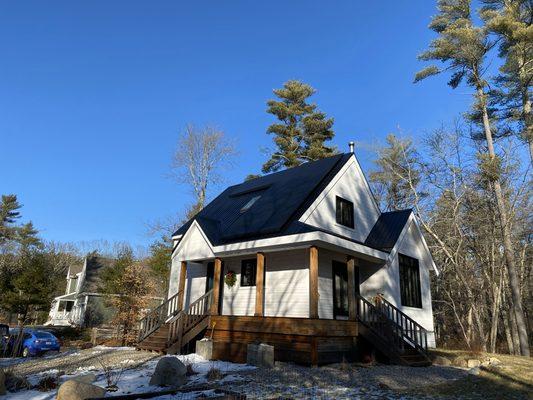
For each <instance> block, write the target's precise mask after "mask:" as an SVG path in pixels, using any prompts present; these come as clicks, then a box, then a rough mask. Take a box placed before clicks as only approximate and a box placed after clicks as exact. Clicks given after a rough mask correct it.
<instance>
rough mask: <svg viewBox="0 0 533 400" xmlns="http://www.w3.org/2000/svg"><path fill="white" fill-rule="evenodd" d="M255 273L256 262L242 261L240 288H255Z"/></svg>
mask: <svg viewBox="0 0 533 400" xmlns="http://www.w3.org/2000/svg"><path fill="white" fill-rule="evenodd" d="M256 272H257V260H256V259H255V258H253V259H251V260H242V263H241V286H255V275H256Z"/></svg>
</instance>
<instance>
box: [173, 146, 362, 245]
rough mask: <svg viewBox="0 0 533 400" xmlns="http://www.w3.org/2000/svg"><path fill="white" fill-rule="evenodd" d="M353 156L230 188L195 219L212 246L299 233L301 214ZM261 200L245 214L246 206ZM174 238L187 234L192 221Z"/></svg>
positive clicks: (176, 233)
mask: <svg viewBox="0 0 533 400" xmlns="http://www.w3.org/2000/svg"><path fill="white" fill-rule="evenodd" d="M351 156H352V154H351V153H347V154H339V155H336V156H333V157H328V158H324V159H322V160H318V161H314V162H309V163H305V164H303V165H301V166H299V167H295V168H290V169H287V170H284V171H280V172H276V173H273V174H270V175H265V176H262V177H260V178H257V179H253V180H250V181H247V182H243V183H241V184H239V185H235V186H230V187H229V188H227V189H226V190H224V191H223V192H222V193H221V194H220V195H219V196H218V197H216V198H215V199H214V200H213V201H212V202H211V203H209V204H208V205H207V206H206V207H205V208H204V209H203V210H202V211H200V212H199V213H198V214H197V215H196V216H195V217H194V218H193V220H194V219H196V220H197V221H198V223H199V224H200V226H201V227H202V229H203V231H204V232H205V234H206V235H207V237H208V238H209V240H210V241H211V243H212V244H214V245H219V244H223V243H231V242H233V241H238V240H240V239H243V238H246V239H247V240H249V239H257V238H261V237H268V236H277V235H281V234H287V233H289V232H290V233H294V231H298V227H297V226H291V225H293V224H294V223H295V222H297V220H298V218H299V217H300V215H301V214H302V213H303V212H304V211H305V209H306V208H307V207H308V206H309V205H310V204H311V203H312V201H313V200H314V199H315V198H316V196H318V194H319V193H320V192H321V191H322V190H323V189H324V188H325V187H326V185H327V184H328V183H329V182H330V181H331V179H332V178H333V177H334V176H335V175H336V173H337V172H338V171H339V170H340V169H341V168H342V166H343V165H344V164H345V163H346V162H347V161H348V159H349V158H350V157H351ZM256 196H260V197H259V199H258V200H257V201H256V202H255V203H254V204H253V205H252V206H251V207H250V209H248V210H247V211H245V212H241V209H242V208H243V206H244V205H245V204H246V203H248V202H249V201H250V200H251V199H253V198H254V197H256ZM193 220H191V221H189V222H187V223H186V224H185V225H183V226H182V227H181V228H180V229H178V230H177V231H176V232H175V233H174V235H181V234H184V233H185V232H186V231H187V229H188V228H189V226H190V225H191V223H192V221H193Z"/></svg>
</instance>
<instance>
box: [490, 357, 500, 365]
mask: <svg viewBox="0 0 533 400" xmlns="http://www.w3.org/2000/svg"><path fill="white" fill-rule="evenodd" d="M501 363H502V362H501V361H500V360H499V359H498V358H496V357H490V358H489V364H490V365H500V364H501Z"/></svg>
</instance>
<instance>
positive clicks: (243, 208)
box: [241, 196, 261, 213]
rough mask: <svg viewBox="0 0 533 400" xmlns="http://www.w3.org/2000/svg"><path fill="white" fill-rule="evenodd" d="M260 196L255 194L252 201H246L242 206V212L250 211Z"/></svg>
mask: <svg viewBox="0 0 533 400" xmlns="http://www.w3.org/2000/svg"><path fill="white" fill-rule="evenodd" d="M260 197H261V196H255V197H252V198H251V199H250V201H249V202H248V203H246V204H245V205H244V206H243V207H242V208H241V213H243V212H246V211H248V210H249V209H250V207H252V206H253V205H254V204H255V202H256V201H257V200H259V198H260Z"/></svg>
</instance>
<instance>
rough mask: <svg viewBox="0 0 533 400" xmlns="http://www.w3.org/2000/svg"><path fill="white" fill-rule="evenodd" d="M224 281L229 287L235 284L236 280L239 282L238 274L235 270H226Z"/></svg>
mask: <svg viewBox="0 0 533 400" xmlns="http://www.w3.org/2000/svg"><path fill="white" fill-rule="evenodd" d="M224 282H225V283H226V285H228V287H233V286H235V282H237V274H236V273H235V272H233V271H228V272H226V275H224Z"/></svg>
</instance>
